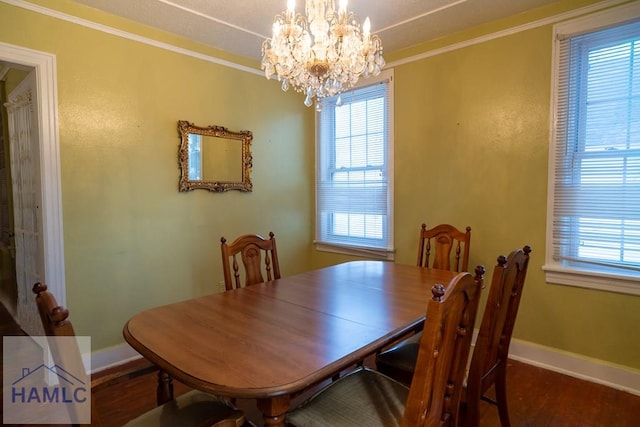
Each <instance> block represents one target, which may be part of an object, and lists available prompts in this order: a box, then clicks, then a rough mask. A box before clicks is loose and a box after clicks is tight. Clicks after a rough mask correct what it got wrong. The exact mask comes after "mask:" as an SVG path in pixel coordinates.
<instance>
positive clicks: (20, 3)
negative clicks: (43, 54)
mask: <svg viewBox="0 0 640 427" xmlns="http://www.w3.org/2000/svg"><path fill="white" fill-rule="evenodd" d="M0 1H1V2H3V3H7V4H10V5H13V6H16V7H21V8H23V9H27V10H30V11H32V12H36V13H40V14H42V15H46V16H50V17H52V18H56V19H60V20H63V21H67V22H71V23H73V24H77V25H81V26H83V27H87V28H91V29H93V30H97V31H102V32H103V33H107V34H111V35H114V36H117V37H122V38H125V39H128V40H133V41H136V42H139V43H143V44H147V45H149V46H154V47H157V48H160V49H165V50H168V51H171V52H175V53H179V54H181V55H186V56H191V57H193V58H197V59H201V60H203V61H207V62H212V63H214V64H218V65H222V66H225V67H229V68H234V69H236V70H240V71H245V72H248V73H251V74H257V75H260V76H264V72H262V71H261V70H258V69H257V68H251V67H247V66H244V65H240V64H236V63H234V62H231V61H226V60H224V59H220V58H216V57H214V56H210V55H205V54H203V53H199V52H195V51H193V50H189V49H184V48H181V47H178V46H174V45H172V44H169V43H164V42H160V41H158V40H154V39H150V38H148V37H142V36H139V35H137V34H133V33H130V32H127V31H123V30H119V29H117V28H113V27H109V26H108V25H103V24H98V23H96V22H92V21H89V20H86V19H82V18H78V17H77V16H73V15H69V14H66V13H63V12H59V11H57V10H53V9H49V8H46V7H44V6H39V5H36V4H33V3H29V2H27V1H24V0H0Z"/></svg>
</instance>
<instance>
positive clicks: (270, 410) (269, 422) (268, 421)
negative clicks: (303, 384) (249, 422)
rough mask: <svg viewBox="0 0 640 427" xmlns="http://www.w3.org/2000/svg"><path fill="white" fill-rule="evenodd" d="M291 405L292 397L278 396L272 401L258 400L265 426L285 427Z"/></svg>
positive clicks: (271, 399)
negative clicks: (285, 416)
mask: <svg viewBox="0 0 640 427" xmlns="http://www.w3.org/2000/svg"><path fill="white" fill-rule="evenodd" d="M290 404H291V396H289V395H284V396H276V397H272V398H270V399H258V401H257V407H258V409H259V410H260V412H262V418H263V419H264V425H265V426H268V427H284V414H286V413H287V410H288V409H289V405H290Z"/></svg>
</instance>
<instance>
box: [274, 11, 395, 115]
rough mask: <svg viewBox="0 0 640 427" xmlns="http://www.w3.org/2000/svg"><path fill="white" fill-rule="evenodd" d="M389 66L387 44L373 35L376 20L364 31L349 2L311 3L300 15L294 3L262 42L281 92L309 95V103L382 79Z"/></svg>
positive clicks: (281, 15)
mask: <svg viewBox="0 0 640 427" xmlns="http://www.w3.org/2000/svg"><path fill="white" fill-rule="evenodd" d="M384 65H385V62H384V58H383V57H382V41H381V40H380V38H379V37H378V36H377V35H373V36H372V35H371V22H370V20H369V18H368V17H367V19H365V21H364V23H363V25H362V28H361V27H360V24H359V23H358V20H357V19H356V17H355V15H354V14H353V12H348V11H347V0H340V3H339V8H338V10H336V8H335V0H306V2H305V15H301V14H296V13H295V0H287V10H286V11H284V12H282V13H280V14H278V15H276V16H275V18H274V20H273V34H272V37H271V38H268V39H266V40H265V41H264V43H263V44H262V69H263V70H264V73H265V77H266V78H267V79H271V78H274V79H277V80H278V81H281V82H282V89H283V90H286V89H287V88H289V87H292V88H294V89H295V90H296V91H297V92H301V93H304V94H305V105H307V106H311V105H313V104H314V103H315V104H316V108H318V106H319V105H320V100H321V99H323V98H325V97H328V96H334V95H338V94H340V93H342V92H344V91H346V90H349V89H351V88H352V87H353V86H354V85H355V84H356V83H357V82H358V79H359V78H360V77H361V76H364V77H368V76H370V75H378V74H379V73H380V71H381V70H382V68H383V67H384Z"/></svg>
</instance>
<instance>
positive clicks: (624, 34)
mask: <svg viewBox="0 0 640 427" xmlns="http://www.w3.org/2000/svg"><path fill="white" fill-rule="evenodd" d="M634 9H635V10H634ZM555 43H556V45H555V46H554V48H555V58H554V59H555V63H554V73H555V74H554V80H555V83H554V85H555V93H554V97H553V99H554V109H555V111H554V112H553V113H554V114H553V117H555V120H554V121H552V123H555V126H554V129H552V141H551V150H550V153H549V155H550V165H551V169H550V180H549V209H548V211H549V215H548V219H547V230H548V233H547V234H548V243H547V246H548V247H547V260H546V265H545V270H546V274H547V281H548V282H550V283H560V284H567V285H577V286H585V287H591V288H596V289H605V290H613V291H618V292H625V293H633V294H640V13H639V12H638V8H637V6H636V7H635V8H634V7H623V8H618V9H615V10H612V11H609V12H606V13H602V14H598V15H597V16H594V17H591V18H587V19H584V18H583V19H581V20H579V21H576V22H573V23H568V24H562V25H558V26H556V42H555Z"/></svg>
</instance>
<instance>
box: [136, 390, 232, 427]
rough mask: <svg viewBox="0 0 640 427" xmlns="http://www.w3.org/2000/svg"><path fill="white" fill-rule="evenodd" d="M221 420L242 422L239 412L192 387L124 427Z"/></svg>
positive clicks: (198, 423)
mask: <svg viewBox="0 0 640 427" xmlns="http://www.w3.org/2000/svg"><path fill="white" fill-rule="evenodd" d="M221 419H236V420H237V422H236V425H238V426H240V425H242V424H243V422H244V416H243V413H242V411H240V410H237V409H234V408H233V407H231V406H229V404H228V403H227V402H225V401H223V400H221V399H220V398H218V397H215V396H212V395H210V394H207V393H203V392H201V391H197V390H192V391H189V392H187V393H185V394H182V395H180V396H178V397H177V398H176V399H174V400H172V401H169V402H167V403H165V404H164V405H161V406H158V407H156V408H154V409H152V410H150V411H149V412H146V413H144V414H142V415H140V416H139V417H137V418H134V419H133V420H131V421H129V422H128V423H126V424H125V427H147V426H149V427H152V426H153V427H158V426H167V427H169V426H209V425H212V424H213V423H214V422H216V421H220V420H221Z"/></svg>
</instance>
